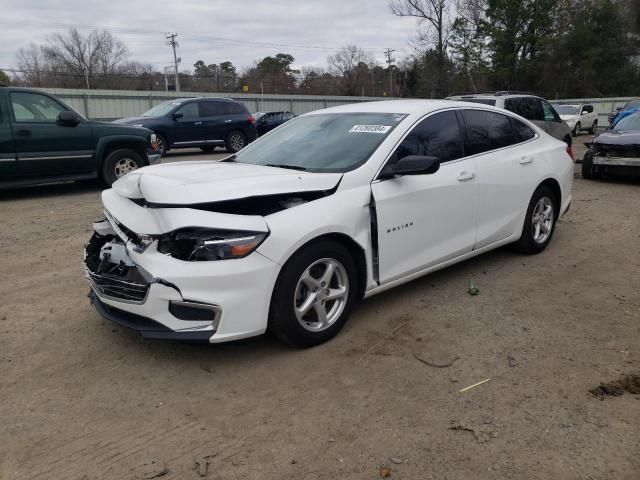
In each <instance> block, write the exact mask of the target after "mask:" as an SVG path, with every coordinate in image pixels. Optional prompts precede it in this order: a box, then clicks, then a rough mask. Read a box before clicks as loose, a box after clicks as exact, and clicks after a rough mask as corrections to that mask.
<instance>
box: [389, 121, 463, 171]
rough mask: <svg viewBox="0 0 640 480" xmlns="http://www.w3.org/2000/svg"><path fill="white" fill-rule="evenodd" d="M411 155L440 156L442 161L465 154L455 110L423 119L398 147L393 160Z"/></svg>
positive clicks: (454, 158)
mask: <svg viewBox="0 0 640 480" xmlns="http://www.w3.org/2000/svg"><path fill="white" fill-rule="evenodd" d="M409 155H424V156H427V157H438V158H439V159H440V161H441V162H448V161H450V160H456V159H458V158H462V157H463V156H464V141H463V138H462V133H461V132H460V126H459V125H458V119H457V117H456V114H455V112H453V111H448V112H442V113H436V114H435V115H432V116H430V117H427V118H425V119H424V120H422V121H421V122H420V123H419V124H418V125H416V126H415V127H414V128H413V130H412V131H411V133H409V135H407V136H406V137H405V139H404V140H403V141H402V143H401V144H400V145H399V146H398V148H397V149H396V151H395V153H394V156H393V158H392V159H391V161H392V162H394V163H395V162H397V161H398V160H400V159H401V158H403V157H406V156H409Z"/></svg>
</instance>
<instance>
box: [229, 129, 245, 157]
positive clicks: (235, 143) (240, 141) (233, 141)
mask: <svg viewBox="0 0 640 480" xmlns="http://www.w3.org/2000/svg"><path fill="white" fill-rule="evenodd" d="M229 144H230V145H231V148H232V149H233V150H234V151H236V152H237V151H238V150H241V149H242V148H243V147H244V137H243V136H242V135H241V134H239V133H237V132H236V133H233V134H232V135H231V137H230V138H229Z"/></svg>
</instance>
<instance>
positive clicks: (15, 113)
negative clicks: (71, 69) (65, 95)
mask: <svg viewBox="0 0 640 480" xmlns="http://www.w3.org/2000/svg"><path fill="white" fill-rule="evenodd" d="M159 161H160V155H159V152H156V138H155V134H154V133H153V132H152V131H151V130H148V129H146V128H142V127H133V126H128V125H118V124H115V123H105V122H97V121H92V120H87V119H85V118H84V117H82V116H81V115H80V114H78V113H76V112H75V111H74V110H73V109H71V108H70V107H68V106H67V105H65V104H64V103H63V102H61V101H60V100H58V99H57V98H55V97H54V96H52V95H49V94H47V93H44V92H42V91H40V90H35V89H30V88H14V87H7V86H0V189H6V188H16V187H23V186H28V185H37V184H42V183H52V182H60V181H69V180H82V179H90V178H100V179H102V180H103V181H104V182H105V183H106V184H107V185H111V184H112V183H113V182H114V181H116V180H117V179H118V178H120V177H121V176H123V175H125V174H126V173H128V172H130V171H131V170H135V169H136V168H140V167H143V166H145V165H149V164H153V163H157V162H159Z"/></svg>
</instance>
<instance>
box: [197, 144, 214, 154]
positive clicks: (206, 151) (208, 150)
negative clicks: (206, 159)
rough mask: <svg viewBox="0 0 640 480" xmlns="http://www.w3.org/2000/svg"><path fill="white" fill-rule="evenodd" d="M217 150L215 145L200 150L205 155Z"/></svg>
mask: <svg viewBox="0 0 640 480" xmlns="http://www.w3.org/2000/svg"><path fill="white" fill-rule="evenodd" d="M215 149H216V146H215V145H207V146H206V147H200V150H202V151H203V152H205V153H211V152H213V151H214V150H215Z"/></svg>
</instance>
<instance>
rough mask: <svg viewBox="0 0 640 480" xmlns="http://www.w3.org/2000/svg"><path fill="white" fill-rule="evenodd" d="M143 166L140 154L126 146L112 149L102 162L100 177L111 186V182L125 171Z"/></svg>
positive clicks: (124, 173)
mask: <svg viewBox="0 0 640 480" xmlns="http://www.w3.org/2000/svg"><path fill="white" fill-rule="evenodd" d="M142 167H144V161H143V160H142V157H140V154H138V153H137V152H135V151H133V150H129V149H128V148H122V149H119V150H114V151H113V152H111V153H109V154H108V155H107V158H105V160H104V163H103V164H102V179H103V180H104V182H105V183H106V184H107V185H108V186H111V184H112V183H113V182H115V181H116V180H118V179H119V178H122V177H124V176H125V175H126V174H127V173H129V172H132V171H133V170H137V169H138V168H142Z"/></svg>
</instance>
